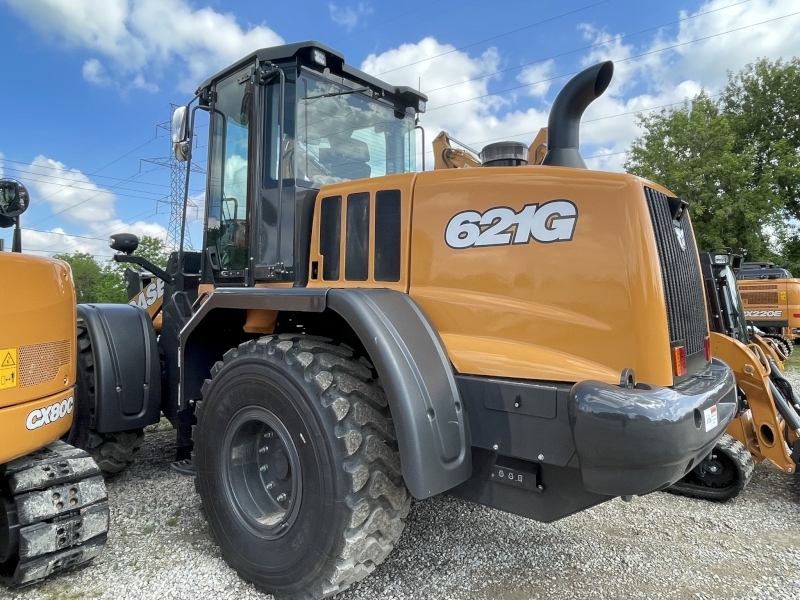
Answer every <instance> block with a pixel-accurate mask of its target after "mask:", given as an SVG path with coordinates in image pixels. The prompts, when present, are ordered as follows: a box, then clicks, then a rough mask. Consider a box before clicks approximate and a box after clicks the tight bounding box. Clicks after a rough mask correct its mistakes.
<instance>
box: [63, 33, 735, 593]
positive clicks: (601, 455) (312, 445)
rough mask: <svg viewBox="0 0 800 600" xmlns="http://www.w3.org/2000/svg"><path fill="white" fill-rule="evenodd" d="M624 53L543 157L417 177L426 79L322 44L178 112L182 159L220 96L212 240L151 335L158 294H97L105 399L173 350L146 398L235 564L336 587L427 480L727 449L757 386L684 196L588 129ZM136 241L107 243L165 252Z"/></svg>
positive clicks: (260, 67) (500, 153)
mask: <svg viewBox="0 0 800 600" xmlns="http://www.w3.org/2000/svg"><path fill="white" fill-rule="evenodd" d="M612 73H613V65H612V63H610V62H606V63H601V64H599V65H595V66H594V67H591V68H589V69H587V70H585V71H583V72H582V73H580V74H579V75H577V76H576V77H575V78H574V79H572V80H571V81H570V82H568V83H567V84H566V86H565V87H564V88H563V89H562V90H561V92H560V93H559V95H558V97H557V98H556V100H555V103H554V105H553V108H552V110H551V113H550V118H549V122H548V128H547V134H546V135H547V152H546V154H544V156H543V158H542V159H541V162H542V164H540V165H539V164H536V165H534V164H528V154H529V149H528V148H527V147H522V146H520V145H519V144H515V143H504V144H499V145H497V144H494V145H492V146H490V147H487V148H484V149H483V150H482V151H481V155H482V157H481V160H480V165H479V166H477V165H476V166H475V167H474V168H453V169H437V170H433V171H424V172H419V171H418V170H417V163H416V157H417V154H418V151H419V148H418V146H417V142H416V128H417V116H418V114H419V113H421V112H424V110H425V103H426V100H427V98H426V97H425V95H424V94H421V93H420V92H419V91H417V90H414V89H411V88H407V87H400V86H394V85H390V84H388V83H386V82H385V81H381V80H380V79H377V78H376V77H374V76H371V75H369V74H367V73H364V72H362V71H360V70H358V69H356V68H354V67H352V66H350V65H348V64H347V63H346V62H345V60H344V57H343V56H342V55H341V54H340V53H338V52H336V51H335V50H333V49H331V48H328V47H326V46H324V45H322V44H319V43H316V42H305V43H298V44H289V45H285V46H277V47H272V48H264V49H261V50H258V51H256V52H253V53H252V54H250V55H248V56H246V57H244V58H242V59H241V60H240V61H238V62H236V63H235V64H232V65H230V66H229V67H227V68H225V69H224V70H222V71H221V72H219V73H217V74H216V75H214V76H212V77H210V78H209V79H208V80H207V81H206V82H204V83H203V84H202V85H201V86H200V88H199V89H198V90H197V94H196V96H195V97H194V98H193V99H192V101H191V102H190V103H189V105H187V107H185V108H182V109H180V110H178V111H176V112H175V114H174V119H173V143H174V148H175V154H176V157H177V158H178V159H179V160H185V161H187V163H188V164H187V173H188V172H191V160H192V152H193V143H192V142H193V136H194V132H195V131H196V130H197V129H196V128H195V116H196V115H197V114H198V113H200V112H203V113H206V114H207V115H208V119H209V128H208V131H209V138H208V139H209V142H208V155H207V160H208V168H207V171H208V176H207V180H206V214H205V221H204V223H205V226H204V240H203V243H202V247H201V249H200V251H199V252H189V251H187V250H185V249H183V248H182V247H181V248H180V249H179V250H178V252H175V253H174V254H173V255H172V256H171V258H170V261H169V263H168V266H167V268H166V269H165V272H164V273H163V275H164V277H163V278H162V279H163V280H164V292H163V299H162V308H161V323H160V333H159V335H158V338H157V341H156V337H155V333H154V331H155V324H154V323H153V322H152V320H148V322H147V325H148V327H149V331H150V332H151V334H148V335H143V334H142V333H141V331H142V329H141V328H142V323H141V321H140V316H141V315H140V313H141V309H140V308H136V307H132V306H113V307H112V306H109V305H92V306H87V307H79V308H78V310H79V314H81V316H82V318H83V319H84V322H85V323H86V324H87V333H88V342H89V347H91V348H92V353H93V354H94V355H95V356H100V357H103V358H102V361H95V371H94V376H95V380H96V385H95V389H96V390H100V391H99V392H97V393H95V394H94V396H93V397H92V398H91V399H89V400H88V401H89V402H90V405H91V406H93V407H94V408H95V409H96V410H97V411H99V412H104V411H105V412H107V414H116V411H114V410H112V409H110V408H108V407H107V406H105V405H104V403H105V402H111V401H112V400H113V402H117V400H118V399H122V401H123V402H128V401H130V402H133V401H134V398H133V397H131V398H130V399H128V398H127V396H126V394H127V391H126V390H128V389H131V386H130V384H136V382H137V381H138V382H139V383H138V384H136V385H134V386H133V388H132V389H133V390H134V391H135V399H136V402H139V401H140V400H141V399H142V398H143V397H144V396H143V394H142V393H141V391H142V389H143V388H142V385H143V382H144V381H145V380H144V377H145V376H148V377H151V379H150V380H149V383H148V384H147V386H148V387H147V389H148V390H150V389H152V386H153V385H155V384H156V381H155V379H153V378H152V374H153V373H158V374H161V373H163V380H160V381H159V382H158V383H160V384H161V389H160V392H161V393H159V394H157V395H154V396H152V397H150V396H147V397H146V398H145V400H146V403H147V405H148V406H150V403H153V406H154V407H155V408H154V411H155V412H154V413H153V418H155V419H157V418H158V410H159V409H160V410H162V411H163V412H164V414H165V415H166V416H167V417H168V418H169V419H170V420H172V422H173V424H174V425H175V426H176V429H177V435H178V452H177V455H176V458H177V459H180V460H182V461H184V463H183V468H184V470H185V471H186V472H191V473H192V474H195V475H196V479H195V485H196V489H197V491H198V493H199V495H200V498H201V499H202V502H203V506H204V511H205V515H206V517H207V518H208V522H209V529H210V531H211V535H212V536H213V538H214V540H215V541H216V542H217V543H218V544H219V546H220V549H221V553H222V556H223V558H224V559H225V560H226V561H227V562H228V563H229V564H230V565H232V566H233V568H235V569H236V570H237V572H238V573H239V574H240V575H241V576H242V577H244V578H245V579H247V580H248V581H252V582H253V583H254V584H255V585H256V586H258V587H259V588H260V589H262V590H266V591H269V592H270V593H272V594H274V595H275V596H276V597H278V598H297V597H304V598H322V597H327V596H331V595H334V594H336V593H338V592H340V591H342V590H344V589H346V588H347V587H349V586H350V585H351V584H352V583H353V582H356V581H358V580H360V579H362V578H364V577H366V576H367V575H368V574H369V573H371V572H372V571H373V570H375V569H376V568H379V565H380V564H381V563H382V562H383V561H384V560H385V559H386V557H387V556H388V555H389V553H390V552H391V551H392V548H393V547H394V546H395V544H396V543H397V541H398V540H399V538H400V535H401V533H402V531H403V528H404V523H405V519H406V516H407V514H408V510H409V506H410V503H411V498H412V497H414V498H417V499H419V500H424V499H425V498H429V497H431V496H434V495H436V494H442V493H450V494H453V495H456V496H458V497H460V498H464V499H467V500H469V501H472V502H477V503H480V504H484V505H487V506H491V507H494V508H497V509H500V510H505V511H509V512H513V513H516V514H519V515H522V516H525V517H528V518H532V519H537V520H540V521H554V520H556V519H560V518H562V517H565V516H567V515H570V514H573V513H575V512H578V511H581V510H585V509H587V508H589V507H591V506H594V505H597V504H599V503H601V502H605V501H607V500H610V499H612V498H614V497H618V496H632V495H640V494H647V493H650V492H652V491H655V490H660V489H664V488H666V487H668V486H670V485H672V484H673V483H675V482H676V481H678V480H679V479H680V478H682V477H683V476H684V475H685V474H686V473H687V472H689V471H691V470H692V468H693V467H694V466H695V465H696V464H697V463H698V462H699V461H702V460H703V459H704V458H705V457H706V456H708V454H709V452H710V451H711V450H712V449H713V447H714V446H715V444H716V443H717V441H718V440H719V438H720V437H721V436H722V434H723V432H724V431H725V429H726V428H727V426H728V425H729V424H730V422H731V420H732V419H733V418H734V415H735V413H736V411H737V396H736V386H735V381H734V378H733V374H732V372H731V370H730V369H729V368H728V367H727V366H726V365H725V364H724V363H723V362H722V361H720V360H718V359H715V358H713V357H712V356H711V348H710V345H709V338H708V336H709V330H708V323H707V317H706V311H705V306H704V301H703V282H702V276H701V271H700V262H699V258H698V254H697V250H696V246H695V240H694V235H693V233H692V226H691V222H690V218H689V213H688V211H687V210H686V203H685V202H683V201H682V200H680V199H679V198H676V197H675V195H674V194H672V193H670V192H669V190H666V189H664V188H663V187H661V186H659V185H657V184H655V183H652V182H649V181H646V180H643V179H640V178H637V177H633V176H629V175H624V174H620V173H605V172H597V171H590V170H588V169H587V168H586V164H585V162H584V160H583V158H582V157H581V155H580V152H579V150H578V147H579V129H580V119H581V115H582V114H583V112H584V110H585V109H586V107H587V106H588V105H589V104H590V103H591V102H592V101H593V100H594V99H596V98H597V97H599V96H600V95H601V94H602V93H603V92H604V90H605V89H606V88H607V86H608V85H609V83H610V82H611V77H612ZM540 148H541V149H543V148H544V144H539V146H537V148H536V151H535V153H534V154H536V153H537V152H539V151H540ZM537 161H538V159H537V160H535V161H534V162H537ZM464 166H466V164H465V165H464ZM186 185H187V189H188V179H187V181H186ZM135 241H136V240H135V238H133V237H132V236H123V237H120V236H115V237H114V238H113V239H112V240H111V247H112V248H113V249H116V250H119V251H121V252H122V254H120V255H118V260H120V261H121V262H137V261H138V264H140V265H141V266H145V267H148V268H150V267H149V266H148V265H146V264H145V262H146V261H143V260H142V259H141V258H140V257H136V256H135V254H134V253H133V252H134V251H135ZM181 245H182V244H181ZM150 271H151V272H152V273H156V272H155V271H153V270H152V269H150ZM159 277H161V276H160V275H159ZM576 282H581V285H576ZM137 311H139V312H137ZM112 314H113V316H114V317H115V319H116V320H115V321H112V319H110V318H106V317H108V316H109V315H112ZM131 332H135V334H136V337H135V338H134V337H133V336H132V335H131ZM159 357H163V358H162V359H161V362H160V367H161V368H157V367H159V362H158V360H159ZM154 358H155V360H156V368H157V369H156V370H154V369H151V368H149V367H148V365H150V364H151V362H150V361H151V360H153V359H154ZM115 361H117V362H119V363H120V364H125V365H127V366H128V368H129V371H128V372H126V373H124V374H120V375H119V376H120V377H129V379H126V381H128V382H129V383H128V384H124V385H121V386H120V387H121V388H122V390H123V392H122V393H117V392H116V389H115V387H114V386H113V384H112V383H111V382H112V381H113V380H114V377H116V376H117V375H115V373H114V371H113V365H114V364H115ZM101 362H102V363H103V364H101ZM148 369H149V370H148ZM137 374H138V375H137ZM136 377H139V378H140V379H138V380H137V379H136ZM126 386H127V387H126ZM101 388H103V389H101ZM131 393H133V392H131ZM115 394H116V395H115ZM80 400H81V402H85V401H87V400H86V399H85V398H81V399H80ZM137 406H139V404H137ZM142 410H144V409H142ZM142 414H144V413H142ZM137 418H138V417H135V416H131V418H130V421H129V424H133V423H136V426H141V424H142V423H143V422H144V421H145V417H142V420H140V421H137V420H136V419H137ZM124 425H125V423H119V424H118V426H119V427H122V426H124Z"/></svg>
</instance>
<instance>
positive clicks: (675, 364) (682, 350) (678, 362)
mask: <svg viewBox="0 0 800 600" xmlns="http://www.w3.org/2000/svg"><path fill="white" fill-rule="evenodd" d="M672 369H673V371H674V372H675V376H676V377H682V376H683V375H686V346H674V347H673V348H672Z"/></svg>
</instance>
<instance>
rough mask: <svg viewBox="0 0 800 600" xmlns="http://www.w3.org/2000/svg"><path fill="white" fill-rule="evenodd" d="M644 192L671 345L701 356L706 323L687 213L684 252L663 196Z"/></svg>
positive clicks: (684, 216) (682, 222)
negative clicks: (680, 344)
mask: <svg viewBox="0 0 800 600" xmlns="http://www.w3.org/2000/svg"><path fill="white" fill-rule="evenodd" d="M644 192H645V196H646V198H647V206H648V208H649V209H650V218H651V219H652V221H653V230H654V231H655V236H656V245H657V246H658V258H659V261H660V263H661V279H662V283H663V284H664V298H665V300H666V304H667V323H668V324H669V337H670V341H671V342H678V341H682V342H683V343H684V344H686V354H687V355H692V354H696V353H697V352H704V351H705V343H704V340H705V337H706V335H708V321H707V320H706V304H705V296H704V295H703V280H702V278H701V276H700V264H699V263H698V261H697V250H696V247H695V242H694V235H693V233H692V227H691V224H690V221H689V212H688V211H683V214H682V215H681V220H680V228H681V230H682V231H683V236H684V239H685V241H686V249H685V250H683V249H681V245H680V243H679V242H678V235H677V234H676V231H675V227H674V225H673V219H672V214H671V212H670V208H669V202H668V200H667V196H666V194H662V193H661V192H658V191H656V190H654V189H651V188H648V187H645V188H644Z"/></svg>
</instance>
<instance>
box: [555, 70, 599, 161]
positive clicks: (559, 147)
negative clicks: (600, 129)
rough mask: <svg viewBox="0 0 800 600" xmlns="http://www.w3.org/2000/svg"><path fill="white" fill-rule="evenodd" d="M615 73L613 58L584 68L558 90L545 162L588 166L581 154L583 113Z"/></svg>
mask: <svg viewBox="0 0 800 600" xmlns="http://www.w3.org/2000/svg"><path fill="white" fill-rule="evenodd" d="M613 75H614V63H613V62H611V61H610V60H607V61H606V62H602V63H600V64H597V65H594V66H593V67H589V68H588V69H586V70H584V71H581V72H580V73H578V74H577V75H576V76H575V77H573V78H572V79H570V80H569V81H568V82H567V85H565V86H564V88H563V89H562V90H561V91H560V92H559V93H558V96H556V101H555V102H553V107H552V108H551V109H550V117H549V118H548V119H547V154H546V155H545V157H544V160H543V161H542V164H543V165H550V166H555V167H573V168H575V169H585V168H587V167H586V163H585V162H584V160H583V157H582V156H581V153H580V150H578V148H579V146H580V128H581V116H582V115H583V111H585V110H586V107H587V106H589V105H590V104H591V103H592V102H594V101H595V100H597V99H598V98H599V97H600V96H602V95H603V92H605V91H606V88H607V87H608V84H609V83H611V77H612V76H613Z"/></svg>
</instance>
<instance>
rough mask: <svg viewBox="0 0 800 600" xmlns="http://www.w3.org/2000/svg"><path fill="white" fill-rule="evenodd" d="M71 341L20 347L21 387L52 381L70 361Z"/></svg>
mask: <svg viewBox="0 0 800 600" xmlns="http://www.w3.org/2000/svg"><path fill="white" fill-rule="evenodd" d="M70 358H71V355H70V341H69V340H61V341H60V342H48V343H46V344H36V345H34V346H20V347H19V382H20V386H21V387H28V386H32V385H39V384H40V383H47V382H49V381H52V380H53V379H54V378H55V376H56V375H58V371H59V369H61V367H63V366H65V365H68V364H69V361H70Z"/></svg>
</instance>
